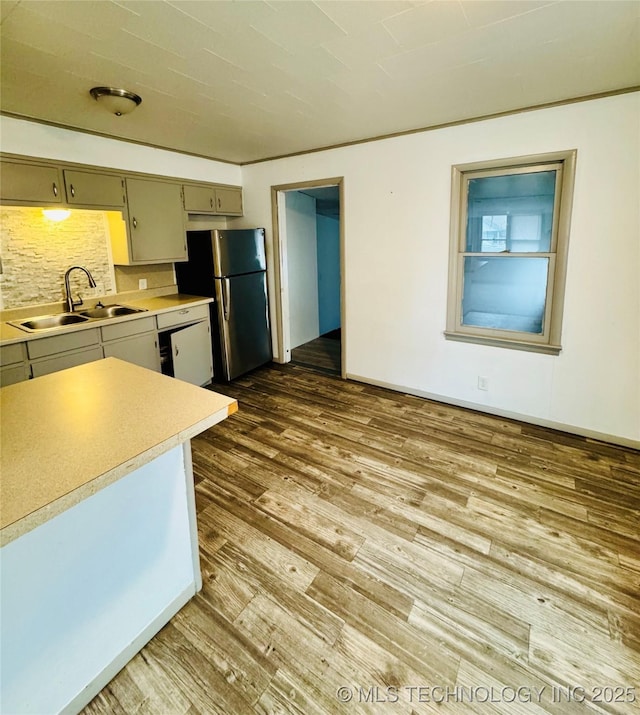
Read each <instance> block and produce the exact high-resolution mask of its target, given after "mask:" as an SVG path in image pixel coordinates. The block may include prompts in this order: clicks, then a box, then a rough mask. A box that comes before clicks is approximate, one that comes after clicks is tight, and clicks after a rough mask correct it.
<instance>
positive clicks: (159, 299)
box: [0, 293, 213, 345]
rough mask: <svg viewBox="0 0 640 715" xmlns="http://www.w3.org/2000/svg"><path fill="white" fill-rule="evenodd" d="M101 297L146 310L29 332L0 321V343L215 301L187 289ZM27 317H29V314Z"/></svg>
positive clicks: (90, 304)
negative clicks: (146, 294) (163, 293)
mask: <svg viewBox="0 0 640 715" xmlns="http://www.w3.org/2000/svg"><path fill="white" fill-rule="evenodd" d="M101 300H102V302H103V303H104V304H105V305H107V304H113V303H119V304H120V303H121V304H123V305H130V306H131V307H132V308H144V310H145V312H144V313H134V314H132V315H123V316H120V317H117V318H104V319H101V320H88V321H86V322H84V323H75V324H73V325H65V326H64V327H63V328H55V329H53V330H41V331H38V332H27V331H25V330H21V329H20V328H16V327H14V326H13V325H9V324H8V323H7V322H0V345H10V344H12V343H22V342H25V341H26V340H38V339H40V338H49V337H51V336H52V335H61V334H63V333H71V332H75V331H77V330H86V329H87V328H95V327H100V326H102V325H111V324H113V323H117V322H125V321H127V320H135V319H136V318H144V317H145V316H148V315H159V314H160V313H167V312H169V311H171V310H177V309H180V308H189V307H195V306H197V305H205V304H207V303H211V302H213V298H206V297H202V296H195V295H185V294H184V293H171V294H169V295H163V296H155V297H149V298H146V297H144V296H140V297H138V296H136V297H135V298H122V299H120V298H119V297H118V296H117V295H113V296H105V297H103V298H101ZM96 302H97V298H96V299H92V300H89V299H87V300H86V301H85V305H84V306H83V308H82V309H87V308H89V307H93V306H94V305H95V303H96ZM58 312H63V311H58ZM45 313H46V311H43V313H41V315H42V314H45ZM53 313H55V311H50V312H48V313H46V314H47V315H49V314H53ZM24 319H25V320H26V318H24Z"/></svg>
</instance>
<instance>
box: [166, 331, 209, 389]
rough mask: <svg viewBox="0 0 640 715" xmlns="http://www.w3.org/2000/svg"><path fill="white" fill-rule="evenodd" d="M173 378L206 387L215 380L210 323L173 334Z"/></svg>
mask: <svg viewBox="0 0 640 715" xmlns="http://www.w3.org/2000/svg"><path fill="white" fill-rule="evenodd" d="M171 358H172V360H173V376H174V377H176V378H178V380H184V381H185V382H190V383H191V384H192V385H206V384H207V383H208V382H211V379H212V378H213V355H212V353H211V333H210V328H209V321H208V320H203V321H202V322H201V323H196V324H195V325H190V326H189V327H188V328H182V329H181V330H176V331H175V332H174V333H171Z"/></svg>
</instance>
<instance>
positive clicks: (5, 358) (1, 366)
mask: <svg viewBox="0 0 640 715" xmlns="http://www.w3.org/2000/svg"><path fill="white" fill-rule="evenodd" d="M26 360H27V350H26V347H25V344H24V343H14V344H13V345H4V346H3V347H0V387H6V386H7V385H13V384H15V383H16V382H22V381H23V380H26V379H27V376H28V371H27V362H26Z"/></svg>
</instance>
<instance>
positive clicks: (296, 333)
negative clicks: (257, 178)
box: [271, 191, 320, 348]
mask: <svg viewBox="0 0 640 715" xmlns="http://www.w3.org/2000/svg"><path fill="white" fill-rule="evenodd" d="M285 211H286V227H287V228H286V237H287V238H286V240H287V246H286V261H287V276H288V286H289V326H290V347H291V348H296V347H298V345H302V344H303V343H307V342H309V340H313V339H314V338H317V337H318V335H320V333H319V323H318V259H317V247H316V244H317V235H316V200H315V199H314V198H312V197H311V196H307V195H305V194H302V193H300V192H298V191H288V192H286V193H285ZM271 295H273V293H271Z"/></svg>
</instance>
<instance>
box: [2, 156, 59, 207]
mask: <svg viewBox="0 0 640 715" xmlns="http://www.w3.org/2000/svg"><path fill="white" fill-rule="evenodd" d="M1 170H2V173H1V175H0V191H1V192H2V200H3V201H28V202H30V203H43V204H44V205H47V204H59V203H61V202H62V199H63V191H62V181H61V180H60V172H59V171H58V169H57V168H56V167H55V166H37V165H36V164H19V163H14V162H11V161H3V162H2V167H1Z"/></svg>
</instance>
